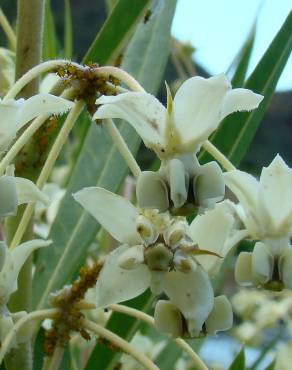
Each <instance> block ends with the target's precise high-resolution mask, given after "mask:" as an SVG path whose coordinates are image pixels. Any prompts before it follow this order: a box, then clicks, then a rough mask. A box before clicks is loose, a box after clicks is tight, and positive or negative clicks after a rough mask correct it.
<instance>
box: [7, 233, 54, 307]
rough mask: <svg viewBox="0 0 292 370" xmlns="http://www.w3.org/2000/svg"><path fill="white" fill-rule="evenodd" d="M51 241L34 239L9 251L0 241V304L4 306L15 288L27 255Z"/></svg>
mask: <svg viewBox="0 0 292 370" xmlns="http://www.w3.org/2000/svg"><path fill="white" fill-rule="evenodd" d="M51 243H52V242H51V241H50V240H41V239H35V240H30V241H28V242H25V243H22V244H20V245H19V246H18V247H16V248H14V249H13V250H12V251H10V250H9V249H8V248H7V245H6V244H5V243H4V242H0V306H5V305H6V304H7V302H8V300H9V297H10V295H11V294H12V293H13V292H15V291H16V290H17V278H18V274H19V271H20V270H21V267H22V266H23V264H24V263H25V261H26V259H27V258H28V256H29V255H30V254H31V253H32V252H33V251H34V250H35V249H37V248H42V247H46V246H48V245H50V244H51Z"/></svg>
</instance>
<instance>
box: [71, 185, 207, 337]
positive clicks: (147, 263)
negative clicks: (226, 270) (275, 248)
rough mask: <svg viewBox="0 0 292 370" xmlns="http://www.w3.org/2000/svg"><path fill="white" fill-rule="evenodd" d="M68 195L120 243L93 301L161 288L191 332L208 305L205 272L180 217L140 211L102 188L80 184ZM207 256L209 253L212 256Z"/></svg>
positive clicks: (106, 301)
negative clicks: (79, 188) (186, 322)
mask: <svg viewBox="0 0 292 370" xmlns="http://www.w3.org/2000/svg"><path fill="white" fill-rule="evenodd" d="M74 198H75V200H76V201H77V202H79V203H80V204H81V205H82V206H83V207H84V208H85V209H86V210H87V211H88V212H89V213H90V214H91V215H92V216H93V217H94V218H95V219H96V220H97V221H98V222H99V223H100V224H101V225H102V226H103V227H104V228H105V229H106V230H107V231H108V232H109V233H110V234H111V235H112V236H113V237H114V238H115V239H117V240H118V241H119V242H120V243H122V245H121V246H120V247H118V248H117V249H115V250H114V251H112V252H111V253H110V254H109V255H108V257H107V258H106V261H105V264H104V266H103V268H102V270H101V273H100V276H99V278H98V281H97V305H98V306H99V307H105V306H108V305H110V304H112V303H117V302H121V301H125V300H128V299H131V298H134V297H136V296H138V295H139V294H141V293H143V292H144V291H145V290H146V289H147V288H148V287H150V288H151V290H152V292H154V293H155V294H160V293H161V292H165V293H166V295H167V296H168V297H169V299H170V301H171V302H173V303H174V304H175V305H176V307H177V308H178V309H179V310H180V312H182V314H183V316H184V317H185V318H186V319H187V320H188V323H189V327H188V330H189V332H190V333H191V335H193V336H195V335H198V333H199V332H200V331H201V329H202V325H203V323H204V322H205V320H206V318H207V317H208V315H209V313H210V312H211V310H212V308H213V303H214V294H213V289H212V285H211V283H210V280H209V278H208V275H207V273H206V271H205V270H204V269H203V268H202V267H201V266H200V265H199V264H197V263H196V262H195V260H194V259H193V258H192V257H191V255H192V254H193V253H194V254H195V247H194V243H193V242H192V240H191V239H190V237H189V236H188V234H187V231H186V230H187V228H188V225H187V223H186V221H183V219H182V218H177V219H174V220H173V219H170V217H169V215H168V213H166V214H159V213H158V212H157V211H155V210H148V211H144V213H142V214H141V213H140V212H139V210H138V209H137V208H136V207H135V206H133V205H132V204H131V203H130V202H129V201H128V200H126V199H124V198H122V197H120V196H118V195H115V194H113V193H111V192H109V191H107V190H105V189H102V188H94V187H92V188H85V189H83V190H81V191H79V192H77V193H76V194H74ZM212 258H213V256H212Z"/></svg>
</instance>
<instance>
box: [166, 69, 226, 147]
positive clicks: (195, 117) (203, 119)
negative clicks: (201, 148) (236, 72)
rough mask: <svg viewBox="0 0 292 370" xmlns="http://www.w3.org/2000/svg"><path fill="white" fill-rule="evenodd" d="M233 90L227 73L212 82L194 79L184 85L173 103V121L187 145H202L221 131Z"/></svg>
mask: <svg viewBox="0 0 292 370" xmlns="http://www.w3.org/2000/svg"><path fill="white" fill-rule="evenodd" d="M230 88H231V85H230V83H229V82H228V80H227V78H226V77H225V76H224V75H223V74H221V75H218V76H215V77H211V78H208V79H205V78H202V77H192V78H189V79H188V80H186V81H185V82H184V83H183V84H182V85H181V87H180V88H179V90H178V91H177V93H176V95H175V98H174V101H173V120H174V123H175V126H176V128H177V130H178V131H179V133H180V134H181V136H182V138H183V141H184V142H190V141H191V142H193V144H194V146H195V145H197V144H200V143H201V142H202V141H205V140H206V139H207V138H208V136H209V135H210V134H211V133H212V132H213V131H214V130H215V129H216V128H217V126H218V125H219V123H220V111H221V106H222V102H223V99H224V96H225V94H226V92H227V91H228V90H229V89H230Z"/></svg>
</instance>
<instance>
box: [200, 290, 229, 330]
mask: <svg viewBox="0 0 292 370" xmlns="http://www.w3.org/2000/svg"><path fill="white" fill-rule="evenodd" d="M232 323H233V312H232V306H231V304H230V302H229V301H228V299H227V298H226V296H225V295H220V296H218V297H215V298H214V307H213V309H212V311H211V313H210V315H209V317H208V319H207V320H206V329H207V333H208V334H209V335H214V334H216V333H217V331H224V330H228V329H230V328H231V327H232Z"/></svg>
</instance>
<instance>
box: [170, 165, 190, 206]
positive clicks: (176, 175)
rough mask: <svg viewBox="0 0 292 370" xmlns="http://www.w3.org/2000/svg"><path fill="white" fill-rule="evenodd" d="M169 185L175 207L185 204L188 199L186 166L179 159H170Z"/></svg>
mask: <svg viewBox="0 0 292 370" xmlns="http://www.w3.org/2000/svg"><path fill="white" fill-rule="evenodd" d="M169 187H170V198H171V200H172V201H173V205H174V207H175V208H179V207H181V206H183V205H184V203H185V202H186V200H187V196H188V194H187V184H186V179H185V167H184V165H183V163H182V162H181V161H180V160H179V159H176V158H174V159H171V160H170V161H169Z"/></svg>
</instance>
